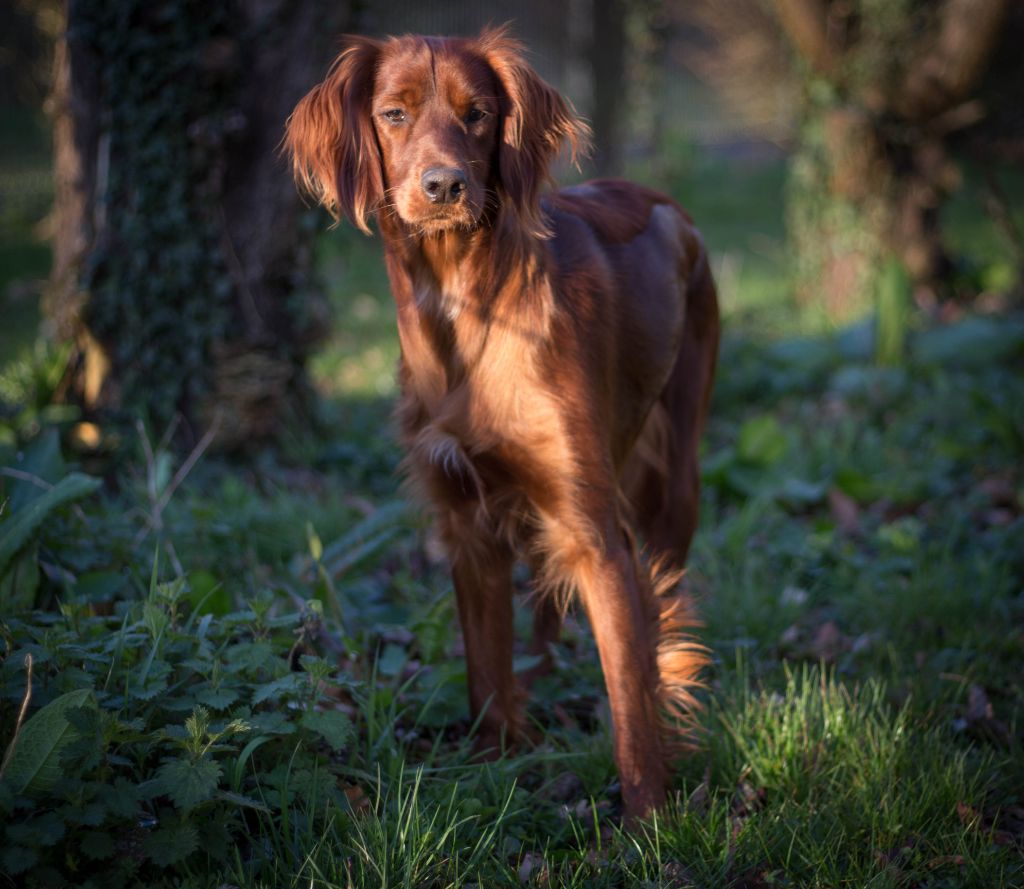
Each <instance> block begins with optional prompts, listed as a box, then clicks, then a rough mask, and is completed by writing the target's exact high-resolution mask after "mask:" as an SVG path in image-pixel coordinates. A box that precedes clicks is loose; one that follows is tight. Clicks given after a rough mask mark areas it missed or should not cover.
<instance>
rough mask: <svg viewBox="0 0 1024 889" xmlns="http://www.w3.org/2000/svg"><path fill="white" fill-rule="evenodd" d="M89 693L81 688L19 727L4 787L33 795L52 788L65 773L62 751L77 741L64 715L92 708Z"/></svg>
mask: <svg viewBox="0 0 1024 889" xmlns="http://www.w3.org/2000/svg"><path fill="white" fill-rule="evenodd" d="M95 706H96V699H95V698H94V697H93V694H92V690H91V689H88V688H81V689H79V690H78V691H70V692H68V693H67V694H65V695H61V696H60V697H59V698H57V699H56V700H54V701H50V703H49V704H47V705H46V706H45V707H43V709H42V710H40V711H39V712H38V713H35V714H34V715H33V716H32V717H31V718H30V719H29V720H28V721H27V722H26V723H25V725H24V726H22V729H21V732H20V733H19V734H18V738H17V741H16V742H15V745H14V751H13V752H12V753H11V759H10V762H8V764H7V771H6V772H4V779H3V780H4V783H5V784H8V785H9V786H10V787H11V789H12V790H13V791H14V792H15V793H18V794H21V793H28V794H29V795H35V794H37V793H42V792H45V791H47V790H49V789H50V788H52V787H53V786H54V785H55V784H56V783H57V782H58V781H59V780H60V779H61V778H62V777H64V773H63V771H62V769H61V767H60V754H61V751H62V750H63V749H64V748H65V747H66V746H67V745H68V744H70V743H71V742H72V741H74V740H76V739H77V738H78V737H79V734H78V732H77V730H76V729H75V728H74V727H73V726H72V725H71V723H69V722H68V720H67V717H66V716H65V713H66V711H67V710H69V709H70V708H72V707H95Z"/></svg>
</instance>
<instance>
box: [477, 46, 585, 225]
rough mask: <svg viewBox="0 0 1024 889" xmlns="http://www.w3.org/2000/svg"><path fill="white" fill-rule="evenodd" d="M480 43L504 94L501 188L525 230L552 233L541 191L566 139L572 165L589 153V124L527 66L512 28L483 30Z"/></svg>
mask: <svg viewBox="0 0 1024 889" xmlns="http://www.w3.org/2000/svg"><path fill="white" fill-rule="evenodd" d="M477 44H478V47H479V51H480V53H481V55H482V56H483V57H484V58H485V59H486V60H487V63H488V64H489V65H490V66H491V69H492V70H493V71H494V73H495V74H496V75H497V77H498V80H499V81H500V82H501V86H502V91H503V92H504V96H503V97H502V109H501V112H502V118H503V119H502V124H501V135H500V143H499V146H498V175H499V177H500V180H501V183H500V185H501V189H502V190H503V191H504V195H505V197H506V199H507V200H508V201H509V203H510V204H511V205H512V208H513V209H514V210H515V212H516V213H517V214H518V215H519V217H520V220H521V221H522V223H523V225H524V226H525V227H526V228H528V229H529V230H530V231H532V232H534V233H535V234H538V235H541V236H543V235H546V234H549V232H548V230H547V227H546V225H545V223H544V219H543V217H542V214H541V211H540V204H539V202H538V192H539V191H540V188H541V186H542V185H543V184H544V183H545V182H546V181H547V180H548V179H549V178H550V167H551V163H552V161H553V160H554V159H555V157H556V156H557V155H558V152H559V150H560V148H561V146H562V143H563V141H568V143H569V148H570V151H571V152H572V161H573V163H576V161H577V158H578V157H579V156H580V155H583V154H586V153H587V151H588V150H589V146H590V128H589V127H588V126H587V125H586V124H585V123H584V122H583V121H582V120H580V119H579V118H578V117H577V116H576V114H575V112H574V111H573V109H572V107H571V106H570V105H569V103H568V102H566V101H565V99H563V98H562V97H561V96H560V95H559V94H558V92H557V91H556V90H554V89H553V88H552V87H550V86H548V84H546V83H545V82H544V81H543V80H541V78H540V76H539V75H538V74H537V72H536V71H534V70H533V69H532V68H531V67H530V66H529V65H528V64H527V62H526V60H525V59H524V58H523V45H522V44H521V43H519V41H517V40H513V39H512V38H510V37H509V36H508V29H507V27H501V28H488V29H486V30H484V32H483V33H482V34H481V35H480V37H479V38H478V39H477Z"/></svg>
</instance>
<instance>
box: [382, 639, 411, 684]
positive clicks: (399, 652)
mask: <svg viewBox="0 0 1024 889" xmlns="http://www.w3.org/2000/svg"><path fill="white" fill-rule="evenodd" d="M408 659H409V655H408V653H407V652H406V650H405V649H404V648H403V647H402V646H401V645H396V644H395V643H394V642H389V643H388V644H387V645H385V646H384V651H382V652H381V655H380V657H379V658H378V659H377V669H378V670H379V671H380V673H381V675H382V676H397V675H398V674H399V673H401V672H402V667H404V666H405V662H406V661H407V660H408Z"/></svg>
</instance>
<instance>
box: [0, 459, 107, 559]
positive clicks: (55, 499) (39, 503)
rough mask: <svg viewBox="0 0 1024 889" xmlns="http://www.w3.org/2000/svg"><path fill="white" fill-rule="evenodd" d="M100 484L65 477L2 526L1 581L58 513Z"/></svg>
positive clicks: (79, 476) (76, 474)
mask: <svg viewBox="0 0 1024 889" xmlns="http://www.w3.org/2000/svg"><path fill="white" fill-rule="evenodd" d="M100 484H101V483H100V480H99V479H97V478H92V477H90V476H88V475H85V474H83V473H81V472H72V473H71V474H70V475H67V476H65V477H64V478H62V479H61V480H60V481H59V482H57V484H56V485H54V486H53V487H52V488H50V490H49V491H47V492H46V493H45V494H42V495H41V496H39V497H37V498H36V499H35V500H33V501H32V502H31V503H29V504H27V505H26V506H25V507H24V508H23V509H20V510H18V511H17V512H15V513H12V514H11V517H10V518H9V519H7V520H6V521H4V522H2V523H0V577H2V576H3V574H4V572H5V571H6V570H7V567H8V565H9V564H10V562H11V559H13V558H14V556H15V555H16V554H17V552H18V550H20V549H21V548H22V547H23V546H24V545H25V544H26V543H27V542H28V540H29V538H30V537H31V536H32V534H33V533H34V532H35V531H36V530H37V529H38V528H39V526H40V525H42V523H43V522H44V521H45V520H46V517H47V516H48V515H49V514H50V513H51V512H53V511H54V510H55V509H57V508H59V507H61V506H63V505H64V504H65V503H70V502H71V501H72V500H79V499H81V498H82V497H85V496H86V495H87V494H91V493H92V492H93V491H95V490H96V489H97V488H98V487H99V486H100Z"/></svg>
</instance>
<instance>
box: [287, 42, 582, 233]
mask: <svg viewBox="0 0 1024 889" xmlns="http://www.w3.org/2000/svg"><path fill="white" fill-rule="evenodd" d="M588 134H589V130H588V128H587V126H586V124H584V123H583V122H582V121H580V120H579V119H578V118H577V117H576V116H575V114H574V113H573V112H572V110H571V109H570V107H569V106H568V104H567V103H566V102H565V101H564V100H563V99H562V97H561V96H560V95H559V94H558V93H557V92H556V91H555V90H554V89H552V88H551V87H550V86H548V84H546V83H545V82H544V81H543V80H541V78H540V77H539V76H538V75H537V74H536V72H535V71H534V70H533V69H532V68H531V67H530V66H529V65H528V64H527V63H526V62H525V60H524V59H523V54H522V46H521V45H520V44H519V43H517V42H516V41H514V40H512V39H511V38H509V37H508V35H507V33H506V31H505V29H488V30H485V31H484V32H483V33H482V34H480V36H479V37H477V38H475V39H458V38H448V39H445V38H437V37H399V38H391V39H389V40H386V41H377V40H371V39H369V38H366V37H350V38H348V39H347V41H346V46H345V48H344V49H343V51H342V52H341V54H340V55H339V56H338V57H337V59H335V61H334V64H333V65H332V66H331V69H330V71H329V72H328V75H327V78H326V79H325V80H324V81H323V82H322V83H320V84H318V85H317V86H316V87H314V88H313V89H312V90H311V91H310V93H309V94H308V95H307V96H306V97H305V98H304V99H303V100H302V101H301V102H300V103H299V104H298V106H297V107H296V109H295V111H294V113H293V114H292V116H291V118H290V119H289V120H288V129H287V136H286V143H285V144H286V147H287V150H288V151H289V152H290V153H291V156H292V160H293V164H294V169H295V175H296V178H297V179H298V180H299V182H300V183H301V184H302V185H304V186H305V187H306V188H307V189H308V190H309V191H310V192H311V193H312V194H313V195H314V196H316V198H317V199H318V200H319V201H320V202H321V203H323V204H324V205H325V206H326V207H327V208H328V209H329V210H330V211H331V213H332V214H333V215H334V216H335V217H336V218H338V217H340V216H342V215H344V216H346V217H347V218H348V219H350V220H351V221H352V222H353V223H354V224H355V225H357V226H358V227H359V228H360V229H362V230H363V231H365V232H369V225H368V218H369V216H371V215H372V214H373V213H375V212H378V211H380V212H387V213H392V212H393V213H394V214H395V215H397V217H398V218H399V219H401V220H402V222H404V223H405V224H406V225H408V226H409V227H411V228H413V229H414V230H416V231H418V232H422V233H425V234H432V233H436V232H442V231H447V230H451V229H457V228H473V227H475V226H477V225H479V224H480V222H481V221H482V220H483V219H484V216H485V213H486V212H487V209H488V206H489V205H491V204H493V203H495V202H497V203H500V204H501V206H502V207H504V208H507V209H509V210H510V211H512V212H514V213H515V214H516V215H517V216H518V217H519V220H520V223H521V224H522V225H523V226H524V227H525V228H527V229H528V230H530V231H532V232H535V233H538V234H540V233H542V232H543V231H544V224H543V220H542V218H541V212H540V207H539V204H538V192H539V190H540V187H541V185H542V184H543V183H544V182H545V180H546V179H547V178H548V175H549V172H548V171H549V168H550V165H551V162H552V161H553V160H554V158H555V156H556V155H557V154H558V151H559V149H560V147H561V145H562V143H563V141H568V143H569V145H570V148H571V150H572V155H573V160H575V159H576V156H577V154H578V152H579V151H580V150H583V149H585V148H586V144H587V137H588Z"/></svg>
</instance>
